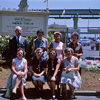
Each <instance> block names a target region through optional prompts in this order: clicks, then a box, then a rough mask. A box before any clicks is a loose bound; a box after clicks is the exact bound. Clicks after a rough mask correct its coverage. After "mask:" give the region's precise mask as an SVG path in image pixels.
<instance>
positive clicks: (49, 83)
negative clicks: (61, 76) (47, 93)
mask: <svg viewBox="0 0 100 100" xmlns="http://www.w3.org/2000/svg"><path fill="white" fill-rule="evenodd" d="M47 83H48V85H49V88H50V89H51V82H50V81H49V82H47Z"/></svg>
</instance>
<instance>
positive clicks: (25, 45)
mask: <svg viewBox="0 0 100 100" xmlns="http://www.w3.org/2000/svg"><path fill="white" fill-rule="evenodd" d="M25 52H27V39H25Z"/></svg>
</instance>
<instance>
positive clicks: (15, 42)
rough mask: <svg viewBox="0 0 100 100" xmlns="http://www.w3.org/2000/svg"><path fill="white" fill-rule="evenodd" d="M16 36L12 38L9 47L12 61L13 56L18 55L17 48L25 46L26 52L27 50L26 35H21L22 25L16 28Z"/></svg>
mask: <svg viewBox="0 0 100 100" xmlns="http://www.w3.org/2000/svg"><path fill="white" fill-rule="evenodd" d="M15 33H16V36H14V37H13V38H11V39H10V41H9V49H10V62H11V61H12V59H13V58H15V57H16V55H17V49H18V48H19V47H21V48H23V50H24V54H25V52H26V50H27V39H26V38H25V37H22V36H21V33H22V28H21V27H20V26H17V27H16V28H15Z"/></svg>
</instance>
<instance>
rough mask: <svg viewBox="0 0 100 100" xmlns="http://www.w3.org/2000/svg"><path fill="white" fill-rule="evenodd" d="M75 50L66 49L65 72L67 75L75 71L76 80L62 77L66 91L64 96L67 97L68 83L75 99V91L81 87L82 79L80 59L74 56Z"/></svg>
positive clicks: (63, 88)
mask: <svg viewBox="0 0 100 100" xmlns="http://www.w3.org/2000/svg"><path fill="white" fill-rule="evenodd" d="M73 53H74V52H73V49H72V48H66V49H65V56H66V58H65V59H64V60H63V63H64V69H63V70H64V71H66V74H67V73H69V72H70V71H73V72H74V73H75V77H74V79H73V78H71V77H66V76H61V84H62V90H63V91H64V95H65V96H66V95H67V93H66V83H68V85H69V88H70V92H71V98H72V99H74V98H75V93H74V89H75V88H77V89H78V88H80V87H81V83H82V81H81V77H80V74H79V72H78V71H79V62H78V58H77V57H75V56H73Z"/></svg>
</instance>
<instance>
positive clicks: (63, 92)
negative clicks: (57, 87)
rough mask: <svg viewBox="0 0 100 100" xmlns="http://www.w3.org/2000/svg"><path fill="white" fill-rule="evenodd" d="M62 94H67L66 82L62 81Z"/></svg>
mask: <svg viewBox="0 0 100 100" xmlns="http://www.w3.org/2000/svg"><path fill="white" fill-rule="evenodd" d="M61 85H62V95H64V96H67V91H66V83H62V84H61Z"/></svg>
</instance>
